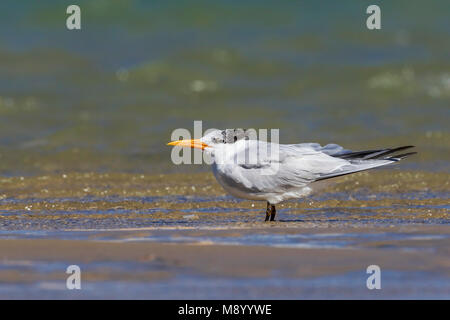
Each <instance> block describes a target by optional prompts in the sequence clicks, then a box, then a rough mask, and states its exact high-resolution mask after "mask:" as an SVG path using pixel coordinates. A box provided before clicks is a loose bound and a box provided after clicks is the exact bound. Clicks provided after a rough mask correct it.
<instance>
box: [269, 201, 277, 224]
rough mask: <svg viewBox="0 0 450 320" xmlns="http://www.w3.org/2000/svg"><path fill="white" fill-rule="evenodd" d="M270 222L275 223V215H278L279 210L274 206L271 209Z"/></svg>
mask: <svg viewBox="0 0 450 320" xmlns="http://www.w3.org/2000/svg"><path fill="white" fill-rule="evenodd" d="M270 212H271V213H270V221H275V215H276V214H277V210H276V209H275V206H274V205H273V204H272V205H271V208H270Z"/></svg>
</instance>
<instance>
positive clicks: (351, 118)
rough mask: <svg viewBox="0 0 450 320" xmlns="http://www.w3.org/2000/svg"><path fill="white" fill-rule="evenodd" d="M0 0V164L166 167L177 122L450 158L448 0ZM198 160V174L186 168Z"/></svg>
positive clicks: (32, 170)
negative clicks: (373, 26) (73, 16)
mask: <svg viewBox="0 0 450 320" xmlns="http://www.w3.org/2000/svg"><path fill="white" fill-rule="evenodd" d="M372 2H373V1H261V0H258V1H245V2H242V1H235V0H226V1H225V0H222V1H170V2H169V1H137V0H134V1H133V0H115V1H107V0H96V1H87V0H86V1H82V0H80V1H77V4H78V5H79V6H80V7H81V12H82V30H79V31H69V30H67V29H66V18H67V16H68V15H67V14H66V8H67V6H68V5H70V4H72V1H65V0H64V1H50V0H40V1H10V0H3V1H2V5H1V9H0V174H1V175H3V176H12V175H18V174H20V175H35V174H42V173H57V172H68V171H95V172H105V171H106V172H108V171H119V172H143V173H160V172H173V171H181V172H183V171H184V172H185V171H193V170H207V169H208V168H206V167H203V166H178V167H177V166H175V165H173V164H172V163H171V161H170V151H171V149H170V148H169V147H167V146H166V143H167V142H168V141H169V140H170V134H171V132H172V130H174V129H175V128H187V129H190V130H193V121H194V120H203V121H204V122H203V127H204V129H207V128H211V127H215V128H233V127H244V128H280V140H281V142H283V143H298V142H310V141H315V142H320V143H329V142H335V143H339V144H342V145H344V146H346V147H348V148H367V149H370V148H376V147H385V146H396V145H399V144H414V145H416V146H418V147H419V150H418V151H419V152H420V154H419V155H418V156H416V157H413V158H411V160H408V162H405V163H404V164H402V166H403V168H409V169H420V170H432V171H448V169H449V168H450V165H449V164H450V153H449V152H448V150H449V147H450V139H449V138H450V133H449V130H448V129H449V125H448V123H449V115H450V108H449V107H450V103H449V102H450V42H449V39H450V19H449V12H450V10H449V9H450V2H448V1H437V0H433V1H377V4H379V5H380V7H381V18H382V29H381V30H375V31H371V30H368V29H367V28H366V18H367V17H368V15H367V14H366V8H367V7H368V5H370V4H373V3H372ZM194 167H195V168H194Z"/></svg>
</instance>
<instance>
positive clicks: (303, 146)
mask: <svg viewBox="0 0 450 320" xmlns="http://www.w3.org/2000/svg"><path fill="white" fill-rule="evenodd" d="M251 132H252V131H250V130H243V129H226V130H213V131H211V132H209V133H208V134H206V135H205V136H203V137H202V138H201V139H191V140H178V141H172V142H170V143H168V145H171V146H182V147H191V148H198V149H201V150H203V151H204V152H206V153H207V154H208V155H209V156H210V157H211V160H212V169H213V173H214V176H215V177H216V179H217V181H218V182H219V183H220V184H221V185H222V187H223V188H224V189H225V190H226V191H228V192H229V193H230V194H231V195H233V196H235V197H238V198H244V199H250V200H265V201H267V210H266V218H265V221H268V220H270V221H274V220H275V214H276V209H275V205H276V204H278V203H280V202H281V201H284V200H288V199H294V198H302V197H306V196H308V195H310V194H311V193H312V192H313V191H316V190H317V189H319V188H321V187H322V186H323V184H324V183H323V181H324V180H328V179H331V178H336V177H340V176H343V175H347V174H351V173H355V172H359V171H363V170H368V169H372V168H376V167H380V166H384V165H387V164H390V163H394V162H397V161H400V160H402V159H404V158H405V157H407V156H409V155H412V154H415V153H416V152H409V153H404V154H400V155H397V156H393V155H392V154H393V153H394V152H397V151H400V150H405V149H409V148H412V147H413V146H403V147H398V148H388V149H379V150H366V151H357V152H353V151H351V150H346V149H344V148H343V147H341V146H339V145H337V144H327V145H326V146H323V147H322V146H321V145H320V144H318V143H300V144H277V143H271V142H265V141H260V140H256V139H253V138H252V137H251V136H252V135H251V134H250V133H251ZM253 132H254V130H253ZM253 136H254V135H253Z"/></svg>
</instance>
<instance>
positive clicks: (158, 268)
mask: <svg viewBox="0 0 450 320" xmlns="http://www.w3.org/2000/svg"><path fill="white" fill-rule="evenodd" d="M417 176H419V177H420V179H421V181H423V184H422V185H421V186H420V189H419V188H418V187H417V186H416V185H415V184H411V183H410V179H416V178H417ZM212 179H213V177H212V176H211V175H210V174H193V175H156V176H144V175H132V174H117V175H112V174H111V175H98V174H65V175H64V176H62V175H57V176H44V177H27V178H23V179H21V178H20V177H19V178H9V179H3V180H1V181H0V183H1V186H2V191H3V201H2V203H1V209H0V210H1V212H2V213H1V214H0V226H1V231H0V253H1V257H0V297H1V298H4V299H8V298H18V297H24V298H57V299H59V298H62V299H69V298H80V299H81V298H100V297H102V298H104V297H109V298H124V299H133V298H138V299H140V298H151V299H164V298H168V299H173V298H175V299H179V298H195V299H205V298H225V299H230V298H257V299H282V298H285V299H286V298H288V299H300V298H306V299H308V298H331V299H337V298H364V299H373V298H377V299H378V298H379V299H381V298H417V297H420V298H445V297H447V298H448V297H449V296H450V286H449V279H450V277H449V276H450V274H449V270H450V258H449V257H450V254H449V253H450V252H449V249H448V248H449V243H450V236H449V226H448V223H447V221H448V218H449V217H448V214H449V210H448V209H449V207H448V192H449V184H448V180H447V177H446V176H445V175H439V174H433V173H417V172H404V171H395V170H394V171H392V170H381V171H378V172H373V173H370V174H368V173H360V174H357V175H355V176H349V177H344V178H342V179H340V181H339V183H337V184H335V185H333V186H331V187H330V188H328V189H326V190H324V193H322V194H320V195H317V196H316V197H311V198H309V199H307V200H306V201H303V202H287V203H285V204H284V205H283V207H282V208H281V209H280V211H279V218H278V221H276V222H274V223H264V222H263V221H262V220H263V219H262V218H263V214H264V211H263V205H262V204H261V203H259V202H251V201H238V200H236V199H234V198H231V197H229V196H227V195H226V194H225V193H224V191H223V190H222V189H220V187H219V186H218V185H217V184H215V183H214V181H213V180H212ZM381 180H382V181H384V182H385V183H384V184H380V183H379V182H380V181H381ZM161 181H167V183H165V186H164V187H161ZM169 181H170V183H169ZM86 186H88V187H86ZM118 186H121V187H120V188H119V187H118ZM155 186H160V187H159V188H155ZM358 186H361V187H358ZM87 188H88V189H89V190H86V189H87ZM350 188H351V189H352V190H351V191H350ZM424 188H425V189H426V190H427V191H426V192H423V190H424ZM18 190H21V191H22V192H23V194H24V195H26V197H24V198H23V199H20V197H15V198H14V199H12V198H10V196H9V195H10V194H17V192H18ZM124 192H126V195H124ZM105 194H107V195H106V196H105ZM71 264H76V265H79V266H80V268H81V270H82V290H67V289H66V286H65V281H66V279H67V276H68V275H67V274H66V273H65V271H66V268H67V266H69V265H71ZM369 265H378V266H380V268H381V270H382V274H383V278H382V279H383V280H382V281H383V282H382V289H381V290H368V289H367V287H366V280H367V277H368V276H369V275H368V274H367V273H366V268H367V267H368V266H369ZM186 290H188V291H189V294H188V295H186Z"/></svg>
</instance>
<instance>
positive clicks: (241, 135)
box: [221, 128, 256, 143]
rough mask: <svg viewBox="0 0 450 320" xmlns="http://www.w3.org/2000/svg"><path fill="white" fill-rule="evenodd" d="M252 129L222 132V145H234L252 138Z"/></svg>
mask: <svg viewBox="0 0 450 320" xmlns="http://www.w3.org/2000/svg"><path fill="white" fill-rule="evenodd" d="M252 132H256V131H255V130H253V129H241V128H238V129H225V130H223V131H222V137H223V140H222V141H221V142H223V143H235V142H236V141H238V140H242V139H245V140H249V139H250V138H251V137H252Z"/></svg>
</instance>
